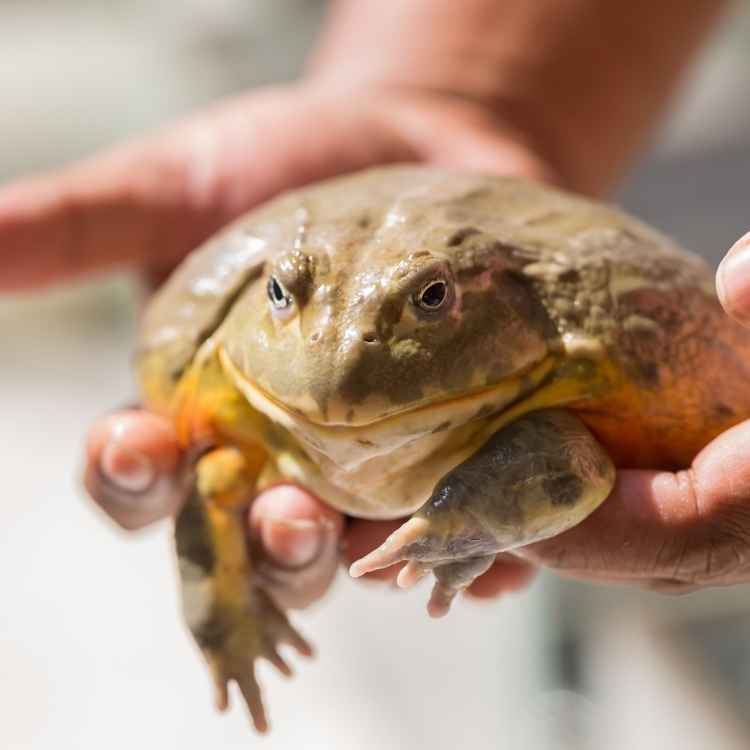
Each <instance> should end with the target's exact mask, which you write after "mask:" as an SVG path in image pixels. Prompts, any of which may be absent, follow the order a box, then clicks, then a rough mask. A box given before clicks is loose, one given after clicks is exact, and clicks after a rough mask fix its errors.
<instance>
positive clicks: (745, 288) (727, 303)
mask: <svg viewBox="0 0 750 750" xmlns="http://www.w3.org/2000/svg"><path fill="white" fill-rule="evenodd" d="M716 289H717V291H718V294H719V299H720V300H721V304H722V305H723V307H724V309H725V310H726V311H727V313H728V314H729V315H731V316H732V317H733V318H734V319H735V320H736V321H737V322H738V323H741V324H742V325H744V326H748V327H750V232H749V233H748V234H746V235H745V236H744V237H741V238H740V239H739V240H737V242H736V243H735V244H734V246H733V247H732V249H731V250H730V251H729V252H728V253H727V255H726V257H725V258H724V260H722V261H721V264H720V265H719V270H718V271H717V272H716Z"/></svg>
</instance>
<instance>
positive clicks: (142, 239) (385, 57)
mask: <svg viewBox="0 0 750 750" xmlns="http://www.w3.org/2000/svg"><path fill="white" fill-rule="evenodd" d="M721 7H722V3H719V2H708V1H707V0H702V1H698V0H692V1H690V2H685V1H684V0H665V1H664V2H663V3H660V4H658V10H654V8H655V6H654V4H653V3H651V2H647V0H630V1H627V2H626V1H621V2H619V1H618V2H614V1H613V0H606V1H605V0H537V1H536V2H534V3H528V2H526V1H525V0H506V1H505V2H503V3H498V2H496V0H465V1H464V2H462V3H460V4H459V3H455V2H454V1H453V0H412V2H410V3H398V4H397V3H393V4H391V3H382V2H380V0H338V2H334V3H333V4H332V6H331V12H330V17H329V20H328V23H327V24H326V27H325V29H324V31H323V34H322V38H321V42H320V45H319V47H318V49H317V51H316V52H315V54H314V55H313V56H312V58H311V62H310V65H309V70H308V72H307V74H306V76H305V77H304V79H303V80H302V81H300V82H299V83H297V84H294V85H291V86H287V87H279V88H271V89H265V90H261V91H257V92H251V93H249V94H245V95H243V96H241V97H238V98H236V99H233V100H229V101H227V102H222V103H219V104H217V105H216V106H215V107H213V108H212V109H210V110H208V111H206V112H204V113H201V114H198V115H196V116H193V117H191V118H189V119H187V120H185V121H184V122H181V123H178V124H177V125H174V126H171V127H168V128H166V129H164V130H163V131H161V132H159V133H156V134H155V135H152V136H148V137H145V138H143V139H141V140H139V141H136V142H134V143H131V144H129V145H126V146H122V147H120V148H118V149H116V150H114V151H112V152H110V153H108V154H104V155H101V156H97V157H95V158H93V159H91V160H90V161H88V162H85V163H83V164H79V165H73V166H72V167H69V168H67V169H64V170H62V171H60V172H57V173H54V174H51V175H43V176H40V177H36V178H31V179H26V180H23V181H20V182H17V183H15V184H12V185H9V186H7V187H5V188H3V189H2V190H0V248H1V249H0V291H15V290H22V289H30V288H39V287H42V286H44V285H46V284H50V283H56V282H60V281H64V280H68V279H72V278H76V277H79V276H82V275H86V274H90V273H92V272H102V271H106V270H110V269H112V268H118V267H119V268H122V267H136V268H139V269H140V270H141V271H143V272H144V273H145V274H146V276H147V277H150V278H152V279H157V278H160V277H162V276H163V274H164V273H165V272H166V271H167V270H168V269H169V268H170V267H172V266H173V265H174V264H175V263H176V262H177V261H178V260H179V259H180V258H181V257H183V256H184V255H185V254H186V253H187V252H189V251H190V250H191V249H193V248H194V247H195V246H196V245H197V244H199V242H200V241H202V240H203V239H205V238H206V237H207V236H209V235H210V234H211V233H213V232H214V231H215V230H216V229H218V228H219V227H220V226H222V225H223V224H225V223H227V222H228V221H229V220H231V219H232V218H234V217H235V216H237V215H239V214H241V213H243V212H245V211H246V210H248V209H250V208H252V207H253V206H255V205H257V204H258V203H260V202H262V201H263V200H265V199H266V198H269V197H271V196H272V195H274V194H276V193H278V192H279V191H281V190H284V189H288V188H292V187H296V186H299V185H302V184H305V183H307V182H311V181H313V180H316V179H322V178H324V177H329V176H332V175H335V174H338V173H343V172H349V171H353V170H356V169H360V168H364V167H367V166H371V165H375V164H380V163H387V162H395V161H424V162H430V163H434V164H441V165H446V166H454V167H462V168H469V169H472V168H473V169H481V170H484V171H490V172H497V173H504V174H520V175H524V176H527V177H530V178H532V179H537V180H544V181H548V182H553V183H557V184H560V185H562V186H564V187H567V188H570V189H573V190H577V191H580V192H584V193H588V194H592V195H601V194H602V193H604V192H606V191H607V190H608V189H609V188H611V187H612V186H613V185H614V184H615V183H616V181H617V179H618V178H619V177H620V176H621V175H622V173H623V171H624V170H625V169H626V167H627V165H628V163H629V162H630V160H631V159H632V158H633V155H634V153H635V152H636V151H637V150H638V148H639V147H640V146H641V144H642V143H643V142H644V140H645V139H646V138H647V136H648V134H649V133H650V132H651V130H652V128H653V125H654V123H655V122H656V120H657V118H658V116H659V114H660V113H661V111H662V109H663V107H664V104H665V101H666V100H668V97H669V95H670V94H671V93H672V92H673V90H674V89H675V86H676V84H677V82H678V80H679V77H680V75H681V73H682V72H683V71H684V69H685V67H686V66H687V64H688V62H689V61H690V59H691V58H692V56H693V55H694V53H695V51H696V49H698V47H699V46H700V43H701V42H702V41H703V40H704V38H705V37H706V36H707V34H708V32H709V30H710V28H711V26H712V23H713V21H714V20H715V19H716V18H717V17H718V16H719V13H720V10H721ZM427 29H429V33H425V30H427ZM363 30H366V33H364V32H363ZM743 247H744V245H743ZM733 252H734V255H732V257H733V258H735V260H734V261H731V262H730V261H728V265H725V266H723V267H722V271H726V269H728V268H732V269H733V270H732V273H731V281H727V282H726V283H725V284H724V287H723V297H722V300H723V302H724V304H725V306H727V309H728V311H729V312H730V314H732V315H733V316H735V317H739V318H741V319H750V292H746V291H743V290H745V289H748V290H750V269H748V270H746V271H744V272H743V271H742V269H743V268H745V266H749V267H750V262H746V263H745V265H744V266H742V265H741V264H740V265H737V264H738V263H740V262H739V261H738V260H736V259H737V258H744V257H746V256H745V255H744V254H743V253H742V250H741V249H739V250H735V251H733ZM731 264H734V266H732V265H731ZM743 285H744V286H743ZM747 438H750V426H748V425H740V426H738V427H736V428H734V429H733V430H731V431H729V432H728V433H726V434H725V435H722V436H720V437H719V438H718V439H717V440H716V441H714V442H713V443H712V444H711V445H710V446H708V447H707V448H706V449H705V450H704V451H703V452H701V454H700V455H699V456H698V457H697V458H696V461H695V462H694V465H693V467H692V468H690V469H687V470H685V471H684V472H681V473H679V474H667V473H663V472H658V473H655V472H643V471H639V472H633V471H631V472H621V473H620V476H619V479H618V482H617V485H616V488H615V490H614V492H613V494H612V495H611V496H610V498H609V499H608V500H607V502H606V503H605V504H604V506H602V508H601V509H600V510H599V511H597V512H596V513H594V515H593V516H592V517H591V518H590V519H589V520H587V521H586V522H584V523H583V524H582V525H581V526H579V527H577V528H576V529H574V530H572V531H570V532H568V533H566V534H564V535H562V536H560V537H557V538H555V539H553V540H550V541H549V542H544V543H541V544H537V545H534V546H532V547H528V548H525V549H524V550H522V551H519V553H518V554H517V555H515V556H511V555H502V556H500V557H499V558H498V562H497V563H496V565H495V566H494V567H493V568H491V570H490V571H489V572H488V573H487V574H485V576H484V577H483V578H481V579H480V580H479V581H477V582H476V583H475V584H474V586H473V587H472V592H473V593H474V594H476V595H479V596H485V597H488V596H495V595H497V594H498V593H501V592H503V591H507V590H513V589H516V588H519V587H521V586H523V585H524V584H525V583H526V582H527V581H528V580H529V579H530V577H531V576H532V574H533V570H534V567H535V566H538V565H542V566H547V567H551V568H553V569H555V570H559V571H561V572H563V573H565V574H568V575H575V576H577V577H580V578H585V579H587V580H595V581H600V580H606V581H629V582H634V583H637V584H639V585H643V586H648V587H654V586H660V587H662V588H683V587H685V586H693V585H704V584H712V583H731V582H735V581H740V580H747V579H748V577H749V576H747V572H746V571H743V565H744V567H747V566H748V565H749V564H746V563H745V562H744V560H745V557H747V554H746V552H747V539H748V538H750V515H748V514H745V516H746V517H745V516H743V504H744V503H746V498H748V497H750V462H745V461H744V460H743V455H742V445H743V441H744V440H746V439H747ZM746 463H747V465H745V464H746ZM181 468H182V463H181V456H180V454H179V450H178V448H177V442H176V439H175V437H174V434H173V432H172V430H171V427H170V426H169V424H167V423H166V422H164V421H163V420H159V419H158V418H157V417H155V416H153V415H150V414H146V413H145V412H141V411H138V410H130V411H127V412H115V413H114V414H111V415H108V416H107V417H105V418H104V419H103V420H102V421H100V422H99V423H98V424H97V425H95V426H94V428H93V430H92V432H91V435H90V438H89V441H88V446H87V469H86V484H87V487H88V489H89V492H90V494H91V495H92V496H93V497H94V499H97V498H101V497H102V496H103V494H104V493H102V486H103V483H106V484H107V485H108V487H109V491H108V492H107V493H106V494H107V496H108V497H112V496H113V492H112V488H113V487H115V488H117V487H119V488H120V490H121V493H120V494H121V502H118V503H117V504H116V505H113V504H111V503H109V504H106V503H103V505H104V507H105V510H107V511H108V512H109V513H110V514H111V515H112V516H113V517H114V518H115V520H117V521H118V522H119V523H121V524H122V525H123V526H126V527H128V528H139V527H141V526H144V525H147V524H149V523H152V522H154V521H156V520H158V519H161V518H164V517H166V516H168V515H171V514H173V513H174V512H175V511H176V510H177V509H178V508H179V505H180V502H181V500H182V497H181V494H180V492H179V491H178V489H177V488H178V487H179V486H180V482H179V474H180V470H181ZM157 483H158V486H159V487H161V488H162V491H161V492H160V493H156V494H155V493H154V492H146V491H145V490H146V489H147V488H151V487H153V486H154V485H155V484H157ZM115 494H116V493H115ZM392 528H393V525H391V524H387V523H375V522H352V523H349V524H348V525H347V526H345V525H344V524H343V522H342V519H341V517H340V516H339V515H338V514H336V513H335V512H333V511H331V510H330V509H328V508H326V506H325V505H324V504H323V503H322V502H320V501H319V500H317V499H316V498H313V497H312V496H310V495H309V494H308V493H306V492H304V490H303V489H301V488H295V487H291V486H285V487H280V488H275V489H272V490H269V491H267V492H266V493H264V494H263V495H261V496H260V497H259V498H258V499H257V500H256V501H255V502H254V503H253V507H252V510H251V513H250V518H249V533H251V534H253V535H255V536H256V537H258V538H259V539H260V540H261V541H262V543H263V544H264V546H265V549H266V553H267V554H268V556H269V557H270V558H271V559H272V560H274V561H276V563H277V564H278V566H279V571H280V575H279V576H278V583H277V590H276V591H275V592H274V593H275V595H276V596H277V597H278V598H279V599H281V600H282V601H283V602H284V603H285V604H287V605H289V606H304V605H306V604H308V603H310V601H312V600H314V599H315V598H317V597H319V596H320V595H321V594H322V593H323V592H324V591H325V589H326V587H327V586H328V584H329V582H330V580H331V579H332V576H333V572H334V571H335V569H336V566H337V564H338V556H339V552H338V549H337V547H338V545H337V543H336V542H337V541H338V540H339V539H341V541H342V544H341V546H342V548H343V555H344V557H345V558H347V559H354V558H357V557H359V556H361V554H363V553H364V552H366V551H368V550H369V549H371V548H373V547H374V546H376V545H377V544H378V543H379V542H380V541H381V540H382V538H383V537H384V536H385V534H387V533H388V531H390V530H391V529H392ZM342 529H343V530H344V531H343V537H342V536H341V534H342ZM745 531H746V532H747V533H746V534H745V533H744V532H745ZM632 540H635V543H632ZM626 542H627V543H626ZM288 568H295V570H296V573H295V575H294V576H292V575H290V576H286V577H285V576H284V575H281V573H282V572H283V571H284V570H286V569H288ZM301 569H304V570H305V575H304V577H302V578H300V577H299V576H298V575H297V574H298V572H299V571H300V570H301ZM391 576H392V571H389V572H388V573H387V574H386V575H385V576H384V577H386V578H389V577H391ZM381 577H383V576H381ZM295 580H296V581H297V584H296V585H295V583H294V581H295ZM300 581H301V583H300Z"/></svg>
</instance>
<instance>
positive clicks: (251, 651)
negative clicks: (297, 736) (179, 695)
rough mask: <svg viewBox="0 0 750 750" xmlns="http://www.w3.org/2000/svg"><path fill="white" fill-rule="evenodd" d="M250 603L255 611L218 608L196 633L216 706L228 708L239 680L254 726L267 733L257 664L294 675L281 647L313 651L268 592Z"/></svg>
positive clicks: (307, 653)
mask: <svg viewBox="0 0 750 750" xmlns="http://www.w3.org/2000/svg"><path fill="white" fill-rule="evenodd" d="M252 599H253V605H254V606H253V607H252V611H251V610H248V611H246V612H244V613H243V612H239V611H237V610H234V609H232V610H227V611H226V612H222V611H221V610H219V609H215V610H214V612H213V613H212V616H211V619H210V621H209V622H207V623H206V624H204V625H203V626H202V627H200V628H197V629H195V630H194V635H195V639H196V641H197V642H198V644H199V646H200V647H201V650H202V651H203V655H204V656H205V658H206V661H207V662H208V665H209V667H210V670H211V674H212V677H213V680H214V685H215V687H216V706H217V708H218V709H219V710H220V711H224V710H226V709H227V708H228V706H229V695H228V685H229V683H230V682H232V681H234V682H236V683H237V687H238V688H239V690H240V692H241V693H242V697H243V698H244V699H245V703H246V704H247V707H248V709H249V711H250V715H251V717H252V720H253V724H254V725H255V728H256V729H257V730H258V732H261V733H263V732H266V731H267V730H268V720H267V718H266V711H265V708H264V706H263V700H262V697H261V690H260V686H259V685H258V681H257V679H256V676H255V664H256V661H257V660H258V659H266V660H267V661H269V662H270V663H271V664H273V665H274V666H275V667H276V668H277V669H278V670H279V672H281V674H283V675H284V676H285V677H290V676H291V675H292V669H291V667H290V666H289V665H288V664H287V662H286V661H285V659H284V658H283V657H282V656H281V654H280V653H279V646H280V645H281V644H288V645H290V646H293V647H294V648H295V649H296V650H297V651H298V652H299V653H300V654H302V655H303V656H311V655H312V653H313V651H312V648H311V646H310V644H309V643H308V642H307V641H306V640H305V639H304V638H303V637H302V636H301V635H300V634H299V633H298V632H297V631H296V630H295V629H294V627H292V625H291V624H290V622H289V620H288V619H287V617H286V615H285V614H284V613H283V612H282V611H281V610H280V609H278V608H277V607H276V605H275V604H274V603H273V602H272V601H271V599H270V597H269V596H268V595H267V594H265V593H264V592H262V591H260V590H255V591H254V592H253V596H252Z"/></svg>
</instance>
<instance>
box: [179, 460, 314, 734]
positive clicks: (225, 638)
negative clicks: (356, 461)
mask: <svg viewBox="0 0 750 750" xmlns="http://www.w3.org/2000/svg"><path fill="white" fill-rule="evenodd" d="M257 463H258V462H257V461H253V460H248V457H247V456H246V455H244V454H243V453H242V452H240V451H239V450H236V449H234V448H218V449H216V450H213V451H211V452H210V453H207V454H205V455H204V456H203V457H202V458H201V459H200V460H199V461H198V464H197V467H196V481H195V487H194V490H193V492H192V493H191V496H190V497H189V499H188V502H187V504H186V505H185V507H184V508H183V510H182V512H181V513H180V515H179V516H178V518H177V522H176V526H175V540H176V546H177V556H178V560H179V568H180V579H181V582H182V603H183V611H184V614H185V619H186V620H187V623H188V626H189V627H190V630H191V632H192V634H193V636H194V638H195V640H196V642H197V644H198V646H199V647H200V649H201V651H202V652H203V655H204V657H205V658H206V661H207V662H208V665H209V667H210V669H211V673H212V676H213V679H214V683H215V686H216V691H217V705H218V707H219V708H220V709H221V710H223V709H225V708H226V707H227V705H228V696H227V685H228V683H229V682H230V681H232V680H233V681H235V682H236V683H237V685H238V687H239V689H240V691H241V693H242V695H243V697H244V699H245V701H246V703H247V705H248V708H249V709H250V713H251V715H252V718H253V722H254V724H255V727H256V728H257V729H258V731H260V732H263V731H265V730H266V728H267V721H266V716H265V710H264V708H263V702H262V700H261V695H260V688H259V686H258V683H257V681H256V678H255V662H256V660H257V659H258V658H265V659H267V660H268V661H270V662H271V663H272V664H274V665H275V666H276V667H277V668H278V669H279V670H280V671H281V672H282V673H283V674H287V675H288V674H290V673H291V671H290V669H289V667H288V666H287V664H286V662H285V661H284V660H283V659H282V657H281V656H280V654H279V652H278V645H279V644H280V643H288V644H290V645H292V646H294V647H295V648H296V649H297V650H298V651H299V652H300V653H303V654H306V655H309V654H310V653H311V649H310V646H309V645H308V644H307V642H306V641H305V640H304V639H303V638H302V637H301V636H300V635H299V634H298V633H297V632H296V630H294V628H293V627H292V626H291V625H290V624H289V621H288V620H287V618H286V615H285V614H284V613H283V612H282V611H281V610H280V609H279V608H278V607H277V606H276V605H275V604H274V602H273V600H272V599H271V597H270V596H269V595H268V594H267V593H266V592H265V591H263V590H262V589H261V588H260V587H259V585H258V581H257V576H256V575H255V574H254V570H253V567H254V561H253V555H252V554H251V550H250V548H249V544H248V539H247V520H246V519H247V509H248V505H249V502H250V499H251V498H252V496H253V494H254V491H255V483H256V473H257V468H256V469H253V468H252V467H253V465H255V466H256V467H257Z"/></svg>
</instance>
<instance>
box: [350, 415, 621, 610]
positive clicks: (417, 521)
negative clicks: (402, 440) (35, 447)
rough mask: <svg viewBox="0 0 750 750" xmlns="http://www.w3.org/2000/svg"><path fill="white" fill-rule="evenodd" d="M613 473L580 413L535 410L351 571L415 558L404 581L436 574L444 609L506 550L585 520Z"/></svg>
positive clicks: (436, 601)
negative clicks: (579, 417)
mask: <svg viewBox="0 0 750 750" xmlns="http://www.w3.org/2000/svg"><path fill="white" fill-rule="evenodd" d="M614 479H615V471H614V467H613V465H612V462H611V460H610V458H609V456H608V455H607V454H606V452H605V451H604V449H603V448H602V447H601V446H600V445H599V444H598V443H597V442H596V440H595V439H594V437H593V436H592V435H591V433H590V432H589V431H588V429H587V428H586V426H585V425H584V424H583V423H582V422H580V420H578V418H577V417H575V416H574V415H572V414H569V413H568V412H565V411H562V410H556V409H549V410H541V411H537V412H533V413H531V414H527V415H525V416H523V417H520V418H519V419H517V420H515V421H514V422H511V423H510V424H508V425H507V426H505V427H504V428H502V429H501V430H499V431H498V432H496V433H495V434H494V435H493V436H492V437H491V438H490V439H489V440H488V441H487V442H486V443H485V444H484V445H483V446H482V447H481V448H480V449H479V450H478V451H477V452H476V453H475V454H474V455H473V456H471V457H469V458H468V459H466V460H465V461H464V462H463V463H462V464H459V465H458V466H457V467H456V468H455V469H453V470H452V471H451V472H449V473H448V474H446V476H445V477H443V479H441V480H440V482H438V484H437V486H436V487H435V490H434V491H433V493H432V496H431V497H430V498H429V500H428V501H427V502H426V503H425V504H424V505H423V506H422V507H421V508H420V509H419V510H418V511H417V513H416V514H415V515H414V517H412V518H411V519H410V520H408V521H407V522H406V523H405V524H404V525H403V526H401V527H400V528H398V529H396V531H394V532H393V534H391V535H390V536H389V537H388V539H386V540H385V542H383V544H381V545H380V547H378V548H377V549H376V550H374V551H373V552H370V553H369V554H368V555H366V556H365V557H363V558H362V559H361V560H358V561H357V562H355V563H354V564H353V565H352V567H351V574H352V575H353V576H354V577H358V576H362V575H365V574H366V573H371V572H373V571H375V570H380V569H381V568H386V567H388V566H390V565H393V564H394V563H398V562H402V561H407V563H408V564H407V565H406V567H405V568H404V569H403V570H402V571H401V573H400V575H399V578H398V582H399V584H400V585H402V586H404V587H408V586H410V585H412V584H413V583H415V582H416V581H417V580H419V579H420V578H421V577H422V576H424V575H425V574H426V573H427V572H428V571H433V572H434V574H435V578H436V579H437V583H436V586H435V589H434V590H433V593H432V598H431V600H430V605H429V611H430V614H432V615H435V616H439V615H443V614H445V613H446V612H447V611H448V608H449V606H450V602H451V600H452V599H453V598H454V597H455V595H456V593H458V592H459V591H461V590H462V589H464V588H466V587H467V586H468V585H469V584H470V583H471V582H472V581H473V580H474V579H475V578H476V577H477V576H478V575H481V574H482V573H483V572H485V571H486V570H487V568H489V566H490V565H491V564H492V560H493V558H494V556H495V555H496V554H497V553H498V552H503V551H505V550H508V549H513V548H515V547H521V546H523V545H525V544H530V543H532V542H536V541H539V540H540V539H546V538H548V537H550V536H554V535H556V534H559V533H561V532H563V531H565V530H566V529H569V528H570V527H571V526H575V525H576V524H577V523H580V522H581V521H582V520H583V519H584V518H586V516H588V515H589V514H590V513H591V512H592V511H594V510H595V509H596V508H597V506H598V505H599V504H600V503H601V502H602V501H603V500H604V499H605V498H606V497H607V495H608V494H609V492H610V490H611V488H612V485H613V483H614Z"/></svg>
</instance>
